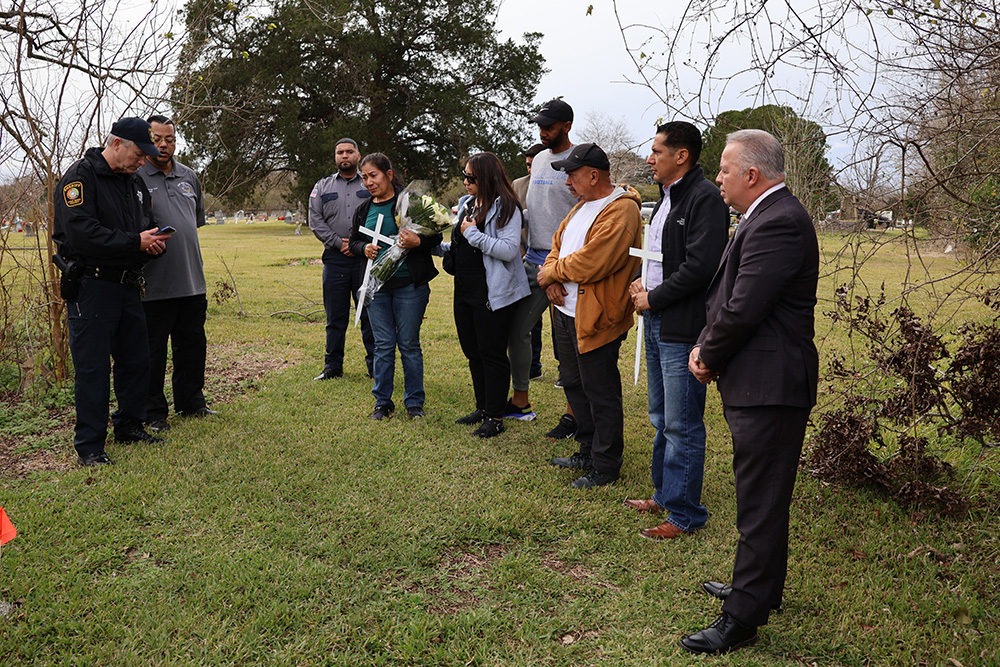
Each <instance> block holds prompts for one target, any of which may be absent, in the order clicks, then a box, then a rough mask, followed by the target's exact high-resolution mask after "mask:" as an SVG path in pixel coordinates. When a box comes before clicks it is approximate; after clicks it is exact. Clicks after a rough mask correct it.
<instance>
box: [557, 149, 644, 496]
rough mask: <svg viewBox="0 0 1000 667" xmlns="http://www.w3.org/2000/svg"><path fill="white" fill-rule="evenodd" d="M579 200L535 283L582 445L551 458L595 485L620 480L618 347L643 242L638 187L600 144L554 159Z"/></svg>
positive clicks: (580, 484)
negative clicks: (616, 180) (626, 182)
mask: <svg viewBox="0 0 1000 667" xmlns="http://www.w3.org/2000/svg"><path fill="white" fill-rule="evenodd" d="M552 166H553V168H555V169H559V170H560V171H565V172H566V185H568V186H569V189H570V190H571V191H572V192H573V194H574V195H575V196H576V197H577V198H578V199H579V200H580V203H579V204H577V205H576V206H574V207H573V209H572V210H571V211H570V213H569V215H568V216H566V219H565V220H563V221H562V223H561V224H560V225H559V229H558V230H556V233H555V235H554V236H553V237H552V250H551V252H549V255H548V257H547V258H546V259H545V264H544V265H543V266H542V269H541V270H540V271H539V272H538V284H539V285H540V286H541V287H542V288H543V289H545V291H546V294H547V295H548V297H549V301H551V302H552V305H553V306H555V309H554V310H553V316H552V327H553V330H554V332H555V337H556V346H557V348H558V350H559V363H560V366H561V377H562V382H563V388H564V389H565V390H566V398H567V399H569V403H570V405H571V406H572V407H573V412H574V413H576V420H577V424H578V429H577V432H576V440H577V442H579V443H580V450H579V451H578V452H577V453H575V454H573V455H572V456H569V457H567V458H556V459H553V460H552V465H555V466H559V467H563V468H578V469H581V470H584V471H586V474H585V475H584V476H583V477H580V478H579V479H577V480H576V481H574V482H573V486H574V487H576V488H578V489H592V488H594V487H597V486H604V485H606V484H611V483H612V482H614V481H616V480H617V479H618V471H619V470H620V469H621V465H622V451H623V449H624V447H625V435H624V421H625V419H624V415H623V413H622V382H621V375H620V373H619V372H618V350H619V348H620V347H621V343H622V341H623V340H625V336H626V335H627V333H628V330H629V329H631V328H632V324H633V323H634V320H633V318H632V311H633V308H632V300H631V299H630V298H629V294H628V286H629V283H630V282H631V281H632V278H634V277H635V274H636V272H637V269H638V266H639V259H638V258H636V257H632V256H630V255H629V248H640V247H641V246H642V234H641V231H640V230H641V228H642V221H641V217H640V215H639V204H640V202H641V201H642V200H641V198H640V197H639V193H637V192H636V191H635V190H633V189H631V188H626V187H623V186H615V185H612V183H611V174H610V171H609V169H610V164H609V162H608V156H607V155H606V154H605V153H604V151H603V150H601V148H600V147H599V146H597V145H595V144H580V145H578V146H576V147H575V148H574V149H573V151H572V152H571V153H570V154H569V156H568V157H567V158H566V159H565V160H559V161H557V162H553V163H552Z"/></svg>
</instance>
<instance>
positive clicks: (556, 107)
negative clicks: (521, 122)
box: [531, 99, 573, 126]
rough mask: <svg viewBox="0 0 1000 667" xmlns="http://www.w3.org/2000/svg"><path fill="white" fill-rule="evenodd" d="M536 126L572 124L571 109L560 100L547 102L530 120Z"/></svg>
mask: <svg viewBox="0 0 1000 667" xmlns="http://www.w3.org/2000/svg"><path fill="white" fill-rule="evenodd" d="M531 122H532V123H537V124H538V125H543V126H544V125H552V124H553V123H560V122H561V123H568V122H573V107H571V106H570V105H568V104H566V103H565V102H563V101H562V100H560V99H555V100H549V101H548V102H546V103H545V104H543V105H542V108H541V109H539V110H538V115H537V116H535V117H534V118H532V119H531Z"/></svg>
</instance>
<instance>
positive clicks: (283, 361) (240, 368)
mask: <svg viewBox="0 0 1000 667" xmlns="http://www.w3.org/2000/svg"><path fill="white" fill-rule="evenodd" d="M277 352H278V351H277V350H271V349H268V348H267V346H266V345H264V346H259V347H254V348H253V349H247V346H246V345H241V344H237V343H223V344H219V345H209V346H208V359H207V360H206V363H205V392H206V394H211V398H212V401H213V403H228V402H230V401H232V400H233V399H234V398H236V397H237V396H240V395H242V394H245V393H246V392H247V391H252V390H254V389H256V388H257V386H258V385H257V383H258V380H260V378H262V377H264V376H265V375H267V374H268V373H274V372H276V371H280V370H283V369H285V368H288V367H289V366H293V365H295V364H296V363H297V362H298V361H299V360H300V358H299V356H298V355H297V352H293V351H291V350H284V351H283V352H284V354H283V355H282V356H277ZM293 354H295V355H297V356H295V358H292V355H293Z"/></svg>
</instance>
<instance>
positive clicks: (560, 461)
mask: <svg viewBox="0 0 1000 667" xmlns="http://www.w3.org/2000/svg"><path fill="white" fill-rule="evenodd" d="M552 465H554V466H558V467H560V468H577V469H578V470H590V469H591V468H593V467H594V459H592V458H590V457H589V456H584V455H583V454H581V453H580V452H577V453H576V454H574V455H573V456H565V457H556V458H554V459H552Z"/></svg>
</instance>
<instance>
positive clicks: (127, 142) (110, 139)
mask: <svg viewBox="0 0 1000 667" xmlns="http://www.w3.org/2000/svg"><path fill="white" fill-rule="evenodd" d="M115 139H117V140H118V141H120V142H122V146H124V147H125V148H131V147H132V146H135V142H134V141H132V140H131V139H122V138H121V137H119V136H118V135H115V134H109V135H108V143H107V145H108V146H110V145H111V144H113V143H114V141H115Z"/></svg>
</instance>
